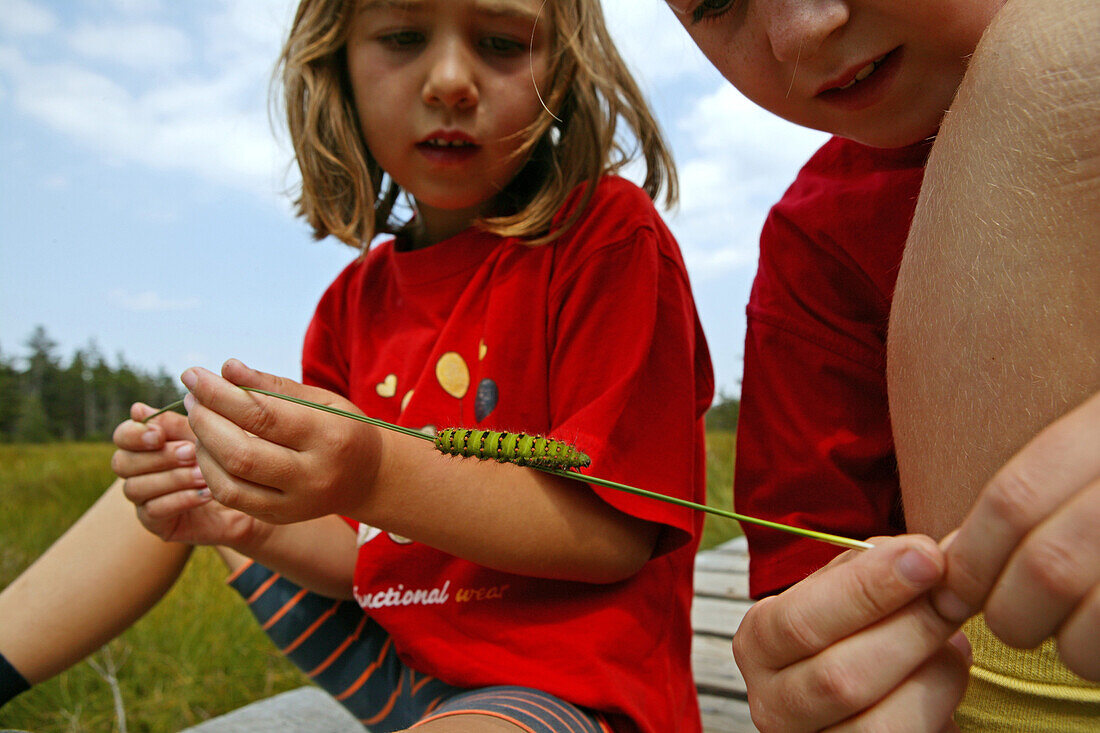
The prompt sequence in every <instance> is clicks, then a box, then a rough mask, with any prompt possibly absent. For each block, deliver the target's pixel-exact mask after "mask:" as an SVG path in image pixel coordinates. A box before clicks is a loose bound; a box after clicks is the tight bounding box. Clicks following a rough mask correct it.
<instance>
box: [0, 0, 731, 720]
mask: <svg viewBox="0 0 1100 733" xmlns="http://www.w3.org/2000/svg"><path fill="white" fill-rule="evenodd" d="M281 69H282V80H283V87H284V89H285V102H286V107H287V115H288V120H289V124H290V132H291V137H292V139H293V142H294V147H295V153H296V158H297V161H298V164H299V167H300V168H301V171H302V188H301V193H300V195H299V197H298V199H297V206H298V211H299V213H300V215H301V216H302V217H303V218H304V219H305V220H306V221H308V222H309V223H310V225H311V226H312V227H313V229H314V232H315V234H316V236H317V237H318V238H322V237H326V236H328V235H332V236H335V237H337V238H339V239H341V240H342V241H344V242H346V243H348V244H350V245H353V246H355V247H357V248H360V249H362V250H363V252H362V255H361V256H360V257H357V258H356V259H355V261H354V262H352V263H351V264H350V265H349V266H348V267H347V268H346V269H345V270H344V271H343V272H342V273H341V274H340V275H339V276H338V277H337V278H336V280H335V282H334V283H333V284H332V285H331V286H330V287H329V289H328V290H327V292H326V293H325V294H324V296H323V297H322V298H321V301H320V304H319V305H318V307H317V310H316V313H315V315H314V318H313V321H312V323H311V325H310V327H309V330H308V332H307V335H306V339H305V347H304V351H303V382H304V384H299V383H296V382H293V381H290V380H287V379H282V378H278V377H274V376H271V375H268V374H264V373H262V372H258V371H254V370H252V369H249V368H248V367H245V366H244V365H243V364H241V363H240V362H238V361H235V360H230V361H228V362H226V364H225V365H224V367H223V369H222V374H221V376H218V375H215V374H213V373H211V372H208V371H205V370H203V369H199V368H193V369H189V370H187V371H186V372H185V373H184V375H183V382H184V384H185V385H186V386H187V388H188V389H189V390H190V394H189V396H188V398H187V408H188V413H189V415H188V418H187V419H184V418H183V417H182V416H179V415H172V414H164V415H162V416H159V417H157V418H156V419H155V420H153V421H152V422H151V423H150V424H147V425H146V424H142V423H141V422H140V420H141V419H142V418H145V417H146V416H148V415H149V414H151V413H152V409H151V408H149V407H147V406H144V405H135V407H134V408H133V412H132V416H133V418H134V420H132V421H128V422H126V423H123V424H122V425H121V426H120V427H119V428H118V430H117V431H116V434H115V442H116V444H117V445H118V447H119V450H118V451H117V453H116V454H115V459H114V468H115V470H116V472H117V473H118V474H119V476H120V477H122V478H123V479H124V480H125V483H124V488H123V489H122V492H124V495H125V499H128V500H129V501H130V502H132V503H133V504H134V505H136V507H137V516H138V518H139V520H140V523H141V525H144V528H145V529H148V530H150V532H151V533H152V534H151V535H150V534H146V533H145V532H144V530H143V529H142V528H141V526H140V525H139V524H138V523H137V522H134V521H133V520H132V519H129V518H128V517H127V518H126V519H125V520H124V519H123V517H125V516H126V515H125V511H121V516H118V515H119V514H120V510H125V509H126V508H127V507H129V505H128V504H126V503H125V500H124V499H119V498H118V496H119V495H120V493H122V492H120V490H119V489H118V488H117V487H116V488H115V489H113V490H112V491H111V492H109V493H108V496H107V497H105V498H104V499H103V500H101V502H100V503H99V504H97V505H96V507H95V508H93V509H92V510H91V511H90V512H89V514H88V515H86V516H85V518H84V519H83V520H81V523H78V525H77V527H76V528H74V531H73V532H70V533H69V535H67V536H66V538H65V539H64V540H62V541H59V542H58V543H57V544H56V545H55V546H54V547H53V548H52V549H51V550H50V551H49V552H48V553H47V555H46V556H45V557H44V558H43V560H42V561H40V562H39V563H38V564H37V565H36V566H35V570H32V571H31V572H28V573H27V574H25V576H24V578H25V577H26V576H27V575H32V574H35V573H37V577H38V578H39V579H40V580H41V579H43V578H45V579H46V585H48V586H50V590H51V591H55V593H54V595H53V596H52V598H51V600H50V602H49V603H47V602H45V601H43V600H42V599H41V597H36V595H35V587H36V586H37V587H38V588H40V589H41V588H43V585H42V584H41V583H39V584H35V583H32V582H27V581H26V580H25V579H21V581H23V582H21V581H16V583H14V584H13V585H12V586H11V588H9V589H8V592H6V593H5V594H4V596H3V597H0V611H2V612H3V613H4V615H5V619H6V620H7V619H10V618H15V616H13V615H12V614H26V613H28V611H35V612H36V613H37V615H39V616H40V615H41V614H42V613H43V612H46V611H45V610H44V607H47V606H53V605H54V604H57V603H58V599H57V596H56V589H57V588H61V589H62V593H64V588H65V587H68V586H67V579H68V577H69V576H66V575H65V574H64V573H65V568H66V562H67V561H71V560H73V559H74V558H77V557H81V558H82V557H87V544H86V543H87V542H88V541H90V540H93V539H94V540H95V541H96V542H97V543H99V544H100V545H102V543H103V542H104V540H105V538H104V537H103V536H102V532H93V531H92V530H91V529H82V524H83V525H85V526H86V527H89V528H90V527H96V526H98V527H99V528H104V527H106V526H111V525H120V526H123V525H124V526H125V527H126V528H127V530H128V531H127V532H123V531H118V530H112V531H111V535H110V537H108V538H106V540H107V541H108V544H110V545H112V548H114V547H115V546H117V545H119V544H120V543H122V544H125V543H127V542H130V543H132V544H137V543H139V542H140V543H141V544H142V545H143V546H144V547H145V548H146V550H147V553H148V554H146V555H144V556H143V557H144V559H143V562H144V563H146V564H147V565H150V566H153V567H151V568H150V569H149V570H148V572H147V573H146V574H143V576H142V577H145V578H147V579H149V580H150V582H149V583H146V584H140V585H142V586H143V587H141V588H136V589H135V588H124V589H118V588H116V589H114V590H113V591H112V593H111V599H112V602H113V603H115V604H116V605H117V604H120V603H121V604H122V607H123V609H124V610H123V611H122V614H121V615H123V616H125V617H126V618H133V617H136V616H137V615H138V614H140V613H141V612H142V611H143V610H144V609H145V608H148V606H149V605H151V601H150V599H153V600H155V598H157V597H159V594H160V593H162V592H163V588H164V587H167V585H168V584H170V583H171V582H172V581H174V579H175V574H177V573H178V568H179V567H180V566H181V565H182V562H183V559H185V557H186V552H187V549H188V548H187V546H188V545H196V544H206V545H217V546H220V547H221V548H222V552H223V556H224V557H225V558H226V560H227V562H228V564H229V565H230V567H231V568H232V569H233V574H232V577H231V583H232V584H233V585H234V587H236V588H237V589H238V590H239V591H240V592H241V593H242V594H243V595H244V596H245V598H246V599H247V600H248V603H249V605H250V607H251V609H252V610H253V612H254V613H255V614H256V615H257V617H258V618H259V619H260V620H261V622H262V625H263V627H264V628H265V630H266V631H267V632H268V633H269V634H270V635H271V636H272V638H273V639H274V640H275V642H276V644H277V645H278V646H279V647H280V649H281V650H282V651H283V652H284V653H286V654H287V655H288V656H289V657H290V658H291V659H292V660H293V661H295V662H296V663H297V664H299V665H300V666H301V667H302V668H303V669H304V670H305V671H306V672H307V673H308V674H309V675H310V676H311V677H313V679H315V680H316V681H317V682H318V683H319V684H320V685H321V686H322V687H324V688H325V689H327V690H329V691H330V692H331V693H333V694H334V695H335V696H336V697H337V699H338V700H340V702H342V703H343V704H344V705H345V706H347V707H348V708H349V709H350V710H352V711H353V712H354V713H355V715H356V717H357V718H359V719H360V720H361V721H363V722H364V724H366V725H368V726H369V727H370V729H371V730H396V729H400V728H406V727H410V726H411V727H416V728H417V729H418V730H424V731H430V730H448V731H456V730H478V731H482V730H486V731H487V730H534V731H597V730H605V731H651V732H654V733H655V732H657V731H661V732H664V731H670V730H676V731H691V730H698V729H699V728H700V722H699V711H698V706H697V701H696V695H695V689H694V685H693V683H692V674H691V669H690V644H691V626H690V618H689V613H690V604H691V598H692V567H693V559H694V553H695V550H696V548H697V545H698V541H699V532H700V529H701V524H702V520H701V518H700V517H699V516H696V515H694V514H693V513H692V512H691V511H690V510H688V509H685V508H682V507H678V506H674V505H668V504H664V503H658V502H652V501H649V500H645V499H641V498H638V497H634V496H632V495H628V494H620V493H616V492H614V491H607V490H605V489H603V488H600V487H595V486H590V485H588V484H583V483H579V482H576V481H570V480H568V479H565V478H561V477H558V476H553V475H549V474H546V473H542V472H538V471H535V470H532V469H530V468H524V467H519V466H516V465H512V464H502V463H497V462H491V461H477V460H475V459H472V458H453V457H447V456H442V455H440V454H439V453H437V452H436V451H434V450H433V449H432V448H431V446H428V445H427V444H426V442H424V441H420V440H417V439H415V438H413V437H410V436H408V435H403V434H397V433H393V432H389V431H383V430H380V429H379V428H376V427H373V426H371V425H366V424H363V423H358V422H354V421H350V420H346V419H344V418H341V417H338V416H334V415H331V414H328V413H323V412H319V411H314V410H309V409H306V408H303V407H301V406H299V405H294V404H290V403H288V402H285V401H282V400H278V399H273V398H270V397H266V396H262V395H258V394H256V393H251V392H246V391H243V390H241V389H239V387H240V386H244V387H254V388H261V389H266V390H269V391H275V392H279V393H282V394H288V395H291V396H294V397H298V398H303V399H308V400H311V401H314V402H321V403H324V404H327V405H331V406H334V407H339V408H342V409H345V410H354V411H359V410H361V411H362V412H364V413H366V414H368V415H371V416H374V417H377V418H380V419H383V420H387V421H390V422H393V423H397V424H400V425H402V426H406V427H409V428H413V429H416V430H422V431H424V432H428V433H431V432H433V431H436V430H438V429H442V428H445V427H452V426H457V427H470V428H480V429H489V430H511V431H525V432H528V433H538V434H542V435H549V436H552V437H555V438H559V439H563V440H567V441H570V442H572V443H575V444H576V446H578V448H580V449H581V450H582V451H584V452H585V453H586V454H588V456H589V457H590V459H591V466H590V467H589V468H588V469H586V471H591V472H592V474H593V475H599V476H602V477H607V478H611V479H613V480H617V481H622V482H625V483H629V484H632V485H635V486H640V487H643V488H648V489H651V490H656V491H660V492H662V493H667V494H673V495H675V496H678V497H681V498H683V499H688V500H692V501H696V502H700V501H703V500H704V495H705V461H704V443H703V423H702V416H703V413H704V412H705V410H706V408H707V407H708V406H709V404H710V401H711V398H712V393H713V377H712V372H711V366H710V360H709V354H708V352H707V348H706V342H705V339H704V337H703V333H702V330H701V327H700V324H699V320H698V317H697V314H696V312H695V307H694V304H693V301H692V296H691V291H690V286H689V284H688V278H687V274H686V271H685V268H684V264H683V261H682V258H681V255H680V252H679V249H678V247H677V245H676V243H675V241H674V240H673V238H672V236H671V234H670V233H669V231H668V230H667V228H666V227H665V225H664V224H663V222H662V221H661V219H660V217H659V215H658V214H657V212H656V210H655V208H654V206H653V202H652V199H653V197H655V196H656V195H657V194H658V193H659V192H660V191H661V190H662V189H663V190H664V192H665V200H666V202H669V203H671V202H672V201H674V200H675V196H676V178H675V172H674V169H673V165H672V162H671V159H670V157H669V155H668V153H667V151H666V148H665V146H664V143H663V142H662V139H661V135H660V133H659V131H658V130H657V126H656V125H655V123H654V121H653V119H652V117H651V115H650V113H649V111H648V110H647V107H646V104H645V102H644V100H643V99H642V96H641V94H640V93H639V91H638V89H637V87H636V85H635V83H634V82H633V80H632V79H631V77H630V74H629V72H628V71H627V69H626V68H625V66H624V65H623V63H622V61H621V59H620V58H619V55H618V54H617V52H616V51H615V49H614V47H613V45H612V44H611V42H610V40H609V38H608V35H607V32H606V30H605V28H604V23H603V20H602V17H601V9H600V7H599V4H598V2H597V1H596V0H571V1H569V2H543V1H542V0H359V1H358V2H350V1H348V2H338V1H336V0H304V2H302V3H301V5H300V7H299V9H298V12H297V15H296V18H295V20H294V23H293V27H292V29H291V32H290V35H289V39H288V41H287V43H286V46H285V49H284V51H283V54H282V59H281ZM621 128H625V130H624V129H621ZM624 132H625V133H628V134H627V135H624ZM624 140H631V144H630V145H627V144H626V143H625V142H624ZM639 156H640V157H641V158H642V159H643V160H644V162H645V168H646V174H645V178H644V184H643V188H641V189H640V188H638V187H636V186H635V185H634V184H631V183H629V182H627V181H626V180H624V179H622V178H619V177H617V176H616V175H615V173H616V172H617V171H619V170H620V169H621V168H622V167H623V166H624V165H625V164H626V163H627V162H629V161H630V160H631V159H633V158H635V157H639ZM403 212H408V213H409V215H408V216H401V214H402V213H403ZM380 234H382V235H386V236H385V238H384V241H381V242H377V243H376V244H374V245H373V246H370V243H371V242H372V241H374V240H375V239H376V237H377V235H380ZM654 436H659V440H660V443H661V446H662V448H661V450H659V451H657V450H653V449H652V447H651V446H652V443H653V440H654ZM130 516H132V514H130ZM89 517H91V518H92V519H89ZM135 527H136V529H135ZM153 535H155V536H153ZM112 548H108V549H109V552H108V555H110V554H111V552H113V549H112ZM97 551H100V552H102V550H99V548H97ZM149 558H154V559H149ZM158 558H159V559H158ZM68 572H69V574H70V575H71V574H72V570H71V563H70V566H69V571H68ZM51 573H52V575H51ZM44 574H45V575H44ZM85 574H86V569H85ZM104 574H106V573H104ZM101 575H103V574H101ZM153 579H157V580H155V581H154V580H153ZM110 582H111V581H110V580H109V579H104V578H100V579H99V580H98V582H97V583H95V584H94V586H95V589H94V590H93V591H92V592H94V593H97V594H102V593H103V592H104V591H103V590H102V589H104V588H107V587H109V585H110ZM116 585H117V581H116ZM147 586H154V588H153V589H150V588H149V587H147ZM306 589H308V590H306ZM38 592H39V593H41V592H42V591H41V590H39V591H38ZM96 597H100V598H103V597H104V596H103V595H98V596H96ZM83 600H84V602H85V603H86V604H87V598H86V597H85V598H84V599H83ZM91 605H94V604H91ZM9 609H10V610H9ZM118 616H119V614H118V613H115V614H112V617H113V618H116V619H117V618H118ZM19 618H28V617H27V616H25V615H23V616H19ZM21 625H22V624H21V623H19V624H13V623H10V622H8V623H6V624H5V628H4V630H3V631H0V650H2V651H3V653H4V654H5V655H6V656H7V658H8V660H9V661H10V662H11V665H13V667H14V669H17V670H20V671H21V672H22V674H23V675H24V676H25V677H26V679H27V680H32V681H37V680H40V679H43V678H45V677H47V676H49V675H51V674H54V673H56V672H57V671H59V670H60V669H62V668H64V666H67V664H71V663H72V661H75V660H74V655H75V653H74V652H73V651H72V650H74V649H75V650H78V651H79V652H80V654H79V655H76V656H75V658H79V656H82V655H83V654H86V653H87V652H88V651H91V650H92V649H94V648H95V647H97V646H98V645H99V644H101V643H103V641H105V640H106V639H107V638H110V635H113V633H117V624H116V625H115V626H111V625H110V623H108V622H106V621H103V622H97V621H95V620H94V618H93V620H92V621H91V622H86V623H85V624H84V626H85V627H86V628H91V630H90V631H86V632H83V633H82V634H81V635H80V638H79V639H70V640H69V643H68V644H65V645H62V646H66V647H67V648H68V649H69V650H70V651H69V656H68V657H65V656H64V655H62V654H58V655H53V656H52V657H51V656H50V655H43V654H41V653H40V650H38V653H37V654H36V653H32V652H31V651H30V650H29V649H28V648H27V646H26V645H25V644H22V643H21V642H20V640H19V639H18V638H13V637H16V636H17V635H16V634H13V633H11V632H12V631H13V630H14V629H16V628H17V627H18V626H21Z"/></svg>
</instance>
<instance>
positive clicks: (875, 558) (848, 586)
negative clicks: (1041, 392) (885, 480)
mask: <svg viewBox="0 0 1100 733" xmlns="http://www.w3.org/2000/svg"><path fill="white" fill-rule="evenodd" d="M942 573H943V556H942V554H941V552H940V550H939V548H938V547H937V546H936V543H935V542H933V541H932V540H931V538H929V537H924V536H921V535H905V536H902V537H888V538H882V539H881V540H876V542H875V547H874V548H873V549H870V550H867V551H864V552H862V553H856V552H854V551H850V552H849V553H846V556H845V557H844V559H843V560H842V561H840V562H838V563H835V564H830V565H829V566H827V568H826V569H824V570H823V571H819V572H818V573H815V574H814V575H812V576H810V577H809V578H807V579H806V580H803V581H802V582H800V583H798V584H797V585H795V586H794V587H792V588H790V589H789V590H787V591H786V592H784V593H783V594H781V595H780V596H778V597H777V598H776V600H775V601H774V602H773V603H771V604H769V605H768V606H766V607H765V608H763V609H761V611H764V610H766V611H767V613H757V614H754V613H753V612H752V610H753V609H750V613H749V614H747V615H746V617H745V621H744V622H743V623H742V628H745V623H746V622H747V623H748V628H747V629H746V634H751V635H752V638H753V640H754V642H753V646H755V647H756V651H757V653H759V654H760V655H761V658H762V659H766V660H768V662H767V663H768V664H769V666H771V667H772V668H773V669H780V668H782V667H786V666H788V665H790V664H792V663H794V662H797V661H798V660H801V659H805V658H807V657H811V656H813V655H815V654H817V653H819V652H821V651H822V650H824V649H825V648H827V647H828V646H830V645H831V644H833V643H835V642H836V641H838V640H840V639H843V638H846V637H847V636H849V635H851V634H853V633H856V632H857V631H859V630H861V629H864V628H866V627H868V626H870V625H872V624H874V623H876V622H878V621H879V620H881V619H883V618H885V617H887V616H889V615H890V614H891V613H893V612H894V611H896V610H897V609H899V608H901V607H903V606H905V605H907V604H908V603H910V602H911V601H913V599H915V598H917V597H918V596H919V595H920V594H921V593H924V592H926V591H928V590H929V589H930V588H932V586H933V585H934V584H935V583H936V582H937V581H938V580H939V579H940V577H941V576H942Z"/></svg>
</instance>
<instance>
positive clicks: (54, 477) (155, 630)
mask: <svg viewBox="0 0 1100 733" xmlns="http://www.w3.org/2000/svg"><path fill="white" fill-rule="evenodd" d="M707 443H708V446H707V448H708V465H707V479H708V494H709V501H710V503H711V504H713V505H716V506H720V507H723V508H727V509H728V508H730V506H731V494H732V491H731V486H732V477H733V464H732V452H733V434H732V433H725V432H714V433H710V434H708V436H707ZM112 450H113V446H111V445H109V444H70V443H66V444H54V445H41V446H39V445H35V446H19V445H0V506H2V507H4V508H5V511H4V512H0V588H3V587H6V586H7V585H8V584H9V583H10V582H11V581H12V580H13V579H14V578H15V577H16V576H17V575H18V574H19V573H20V572H22V571H23V569H24V568H26V567H27V566H28V565H30V563H31V562H32V561H33V560H34V558H35V557H37V556H38V555H39V554H40V553H41V552H42V551H44V550H45V549H46V548H47V547H48V546H49V545H50V544H51V543H52V542H53V541H54V540H55V539H56V538H57V537H58V536H59V535H60V534H61V533H62V532H63V531H64V530H65V529H66V528H67V527H68V526H69V525H70V524H72V523H73V522H74V521H75V520H76V519H77V518H78V517H79V516H80V515H81V514H82V513H83V512H84V510H85V509H87V508H88V507H89V506H90V505H91V504H92V503H93V502H94V501H95V500H96V498H98V496H99V495H100V494H101V493H102V492H103V490H104V489H105V488H106V487H107V485H108V484H109V483H110V482H111V480H112V479H113V475H112V474H111V471H110V468H109V465H108V463H109V460H110V455H111V452H112ZM739 532H740V530H739V529H738V528H737V523H736V522H733V521H732V520H726V519H721V518H716V517H711V516H708V517H707V524H706V528H705V531H704V535H703V546H704V547H710V546H713V545H715V544H718V543H719V542H721V541H723V540H725V539H727V538H729V537H731V536H733V535H736V534H739ZM225 574H226V573H225V569H224V566H223V565H222V564H221V561H220V560H218V558H217V557H216V555H215V554H214V553H213V551H211V550H209V549H206V548H199V549H198V550H197V551H196V552H195V554H194V555H193V556H192V559H191V562H190V563H189V564H188V567H187V570H186V571H185V572H184V575H183V577H182V579H181V580H180V582H179V583H177V585H176V587H175V589H174V590H173V591H172V592H171V593H169V594H168V596H167V597H165V599H164V600H163V601H162V602H161V603H160V604H159V605H158V606H157V607H156V608H154V609H153V610H152V611H151V612H150V613H149V614H148V615H147V616H146V617H145V618H143V619H142V620H141V621H140V622H138V623H137V624H136V625H135V626H134V627H133V628H131V629H130V630H129V631H127V632H126V633H125V634H123V635H122V636H120V637H119V638H118V639H116V640H115V641H113V642H112V643H110V644H109V645H107V647H105V648H104V649H103V650H100V651H99V652H97V653H96V654H95V655H93V657H92V658H91V662H92V663H91V664H90V663H88V662H84V663H81V664H78V665H76V666H75V667H73V668H72V669H70V670H69V671H68V672H65V673H63V674H61V675H59V676H57V677H55V678H54V679H52V680H49V681H47V682H44V683H42V684H40V685H38V686H37V687H35V688H34V689H32V690H30V691H29V692H26V693H24V694H22V695H20V696H19V697H17V698H16V699H15V700H13V701H12V702H10V703H8V705H7V706H5V707H4V708H2V709H0V728H14V729H17V730H27V731H32V732H33V733H55V732H56V733H61V732H62V731H67V732H72V731H97V732H98V731H113V730H119V725H118V719H117V716H116V713H115V705H114V700H113V696H112V692H111V687H110V685H109V684H108V682H107V680H106V679H105V678H104V677H103V676H102V675H101V674H100V672H97V671H96V669H95V668H94V667H93V664H94V665H96V666H98V667H99V668H101V669H105V668H106V667H107V666H108V665H110V664H113V665H114V666H115V667H116V668H117V672H116V676H117V679H118V687H119V691H120V694H121V697H122V703H123V706H124V709H125V716H126V726H127V730H128V731H155V732H157V733H159V732H161V731H177V730H179V729H180V728H183V727H187V726H189V725H194V724H196V723H199V722H202V721H203V720H206V719H208V718H211V717H213V716H216V715H220V714H222V713H225V712H227V711H229V710H232V709H234V708H237V707H240V706H242V705H245V704H247V703H249V702H251V701H253V700H256V699H259V698H263V697H268V696H270V695H273V694H275V693H277V692H281V691H283V690H287V689H291V688H294V687H297V686H300V685H302V684H304V683H305V682H306V678H305V677H304V676H303V675H301V674H300V673H299V672H298V671H297V669H296V668H295V667H294V666H293V665H291V664H290V663H289V662H287V661H286V660H285V659H283V658H282V657H281V656H280V655H279V654H278V653H277V652H276V651H275V649H274V647H273V646H272V644H271V643H270V642H269V641H268V640H267V637H266V636H264V634H263V632H262V631H260V630H259V628H258V626H257V625H256V624H255V622H254V621H253V620H252V617H251V615H250V614H249V613H248V611H247V609H246V608H245V605H244V603H243V601H241V600H240V599H239V598H238V597H237V595H236V594H235V593H233V592H232V591H231V590H229V589H228V588H226V587H225V584H224V578H225ZM72 613H73V614H74V615H76V614H79V613H80V609H79V608H74V609H72ZM0 623H3V620H2V619H0Z"/></svg>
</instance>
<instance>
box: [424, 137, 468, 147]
mask: <svg viewBox="0 0 1100 733" xmlns="http://www.w3.org/2000/svg"><path fill="white" fill-rule="evenodd" d="M428 144H429V145H433V146H435V147H437V148H465V147H469V146H470V145H472V144H473V143H470V142H467V141H466V140H444V139H443V138H441V137H433V138H431V139H430V140H428Z"/></svg>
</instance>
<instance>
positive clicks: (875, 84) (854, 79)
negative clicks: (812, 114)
mask: <svg viewBox="0 0 1100 733" xmlns="http://www.w3.org/2000/svg"><path fill="white" fill-rule="evenodd" d="M902 51H903V49H902V48H901V47H900V46H899V47H898V48H895V49H894V50H892V51H890V52H889V53H887V54H884V55H882V56H879V57H877V58H874V59H869V60H867V61H864V62H862V63H860V64H859V65H858V66H855V67H852V68H851V69H849V70H848V71H846V72H844V73H843V74H841V75H840V76H838V77H836V78H834V79H833V80H831V81H829V82H826V83H825V84H823V85H822V86H821V88H820V89H819V90H818V92H817V98H818V99H820V100H821V101H823V102H826V103H828V104H830V105H834V106H837V107H840V108H842V109H846V110H848V111H857V110H860V109H864V108H866V107H870V106H871V105H873V104H875V103H877V102H879V101H880V100H882V99H884V98H885V96H886V94H887V92H888V90H889V89H890V88H891V85H892V82H893V81H894V79H896V78H897V74H898V69H899V68H900V66H901V57H902Z"/></svg>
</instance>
